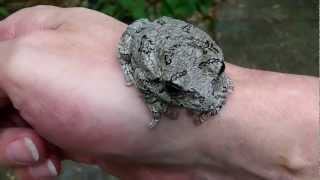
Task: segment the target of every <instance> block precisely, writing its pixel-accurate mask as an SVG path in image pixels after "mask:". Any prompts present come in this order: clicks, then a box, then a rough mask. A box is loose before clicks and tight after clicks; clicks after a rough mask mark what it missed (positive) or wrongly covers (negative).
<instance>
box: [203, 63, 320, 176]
mask: <svg viewBox="0 0 320 180" xmlns="http://www.w3.org/2000/svg"><path fill="white" fill-rule="evenodd" d="M226 71H227V73H228V74H229V75H230V76H231V78H232V79H233V80H234V86H235V89H234V92H233V93H232V94H231V95H230V97H229V99H228V102H227V104H226V106H225V107H224V108H223V110H222V111H221V113H220V114H219V115H218V116H217V117H214V118H213V122H210V123H208V126H207V127H206V129H207V130H206V131H204V134H203V135H201V136H202V139H203V142H204V143H203V144H206V145H204V147H205V149H207V150H208V151H206V154H212V157H216V155H217V154H219V158H221V159H225V160H226V162H225V163H226V164H227V165H228V164H229V165H230V168H231V169H234V170H235V171H234V172H239V174H238V175H236V173H234V174H235V176H236V177H237V176H241V175H243V173H244V172H245V173H244V174H247V175H250V174H251V176H252V177H254V176H257V177H263V178H267V179H287V178H289V177H290V178H292V179H294V178H295V179H315V178H316V177H317V176H316V175H317V174H316V172H317V171H316V167H317V150H316V148H317V140H316V137H317V129H318V128H317V127H318V123H317V122H318V106H317V102H318V97H319V95H318V82H317V80H316V78H313V77H307V76H296V75H288V74H280V73H273V72H267V71H257V70H248V69H243V68H239V67H236V66H232V65H229V66H228V69H227V70H226ZM208 142H209V143H208ZM215 160H216V159H215V158H211V160H210V161H209V162H208V163H210V162H211V161H215ZM211 163H216V162H211ZM239 169H242V170H241V171H239ZM237 170H238V171H237Z"/></svg>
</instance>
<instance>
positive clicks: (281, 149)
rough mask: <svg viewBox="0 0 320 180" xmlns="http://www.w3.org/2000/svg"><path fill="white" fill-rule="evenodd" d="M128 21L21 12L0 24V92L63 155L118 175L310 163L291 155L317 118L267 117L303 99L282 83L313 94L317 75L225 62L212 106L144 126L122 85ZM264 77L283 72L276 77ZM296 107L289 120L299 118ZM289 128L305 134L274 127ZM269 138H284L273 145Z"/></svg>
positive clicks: (170, 175) (144, 115)
mask: <svg viewBox="0 0 320 180" xmlns="http://www.w3.org/2000/svg"><path fill="white" fill-rule="evenodd" d="M125 28H126V25H125V24H123V23H121V22H119V21H116V20H115V19H112V18H111V17H108V16H105V15H103V14H100V13H97V12H94V11H90V10H86V9H78V8H73V9H60V8H55V7H47V6H41V7H36V8H31V9H25V10H22V11H20V12H18V13H17V14H15V15H13V16H11V17H9V18H8V19H6V20H5V21H3V22H1V24H0V32H1V33H0V34H1V37H0V39H2V40H3V41H2V42H1V43H0V53H1V55H2V57H3V59H2V61H1V62H0V89H1V90H2V91H3V92H2V94H3V95H4V96H5V97H6V98H8V99H9V100H10V102H11V103H12V104H13V106H14V107H15V108H16V109H17V110H18V111H19V113H20V115H21V117H22V118H23V119H24V120H25V121H27V122H28V123H29V124H30V125H31V127H32V128H34V129H35V131H36V132H37V133H38V134H40V135H41V136H42V137H43V138H45V139H46V140H47V141H49V142H50V143H52V144H54V145H55V146H57V147H59V148H60V149H62V150H63V152H64V154H65V155H67V156H68V157H70V158H73V159H76V160H85V161H90V162H92V163H98V164H100V165H101V166H103V167H106V169H108V170H109V171H111V173H113V174H115V175H118V176H121V177H122V178H123V179H152V178H154V179H181V180H188V179H197V178H198V179H199V178H201V177H202V178H207V179H214V178H219V179H230V178H240V179H258V178H262V177H263V178H269V179H274V177H276V176H277V177H279V174H281V175H282V176H283V177H285V178H287V177H291V176H293V175H292V174H291V171H292V170H293V171H294V172H295V173H296V172H299V173H300V171H301V172H303V173H306V172H309V171H308V170H306V168H305V167H308V168H309V167H311V166H312V165H314V162H313V161H309V160H310V157H314V154H315V153H314V151H313V150H312V151H310V152H308V153H304V154H306V155H303V156H302V158H301V161H299V163H298V165H297V164H295V163H296V162H295V161H291V160H292V157H294V158H296V157H297V156H300V153H297V152H300V151H303V152H305V151H307V150H305V149H307V148H306V147H313V145H315V142H314V140H312V139H310V138H309V139H308V138H307V137H309V134H310V133H311V134H316V133H315V131H314V129H312V130H311V131H310V128H308V127H310V126H309V125H310V124H313V123H314V121H308V120H310V118H308V117H309V116H308V117H307V118H306V117H304V119H307V121H308V122H310V123H309V124H308V126H304V128H301V126H296V124H294V125H292V124H290V123H289V121H281V122H280V123H279V124H278V126H277V127H274V121H277V122H278V120H280V119H282V118H283V113H285V112H277V110H278V109H279V108H281V109H283V107H292V104H295V102H296V101H298V102H300V101H304V102H305V101H306V100H305V94H302V93H300V91H299V90H298V91H297V93H295V94H286V91H287V90H288V87H289V88H290V87H292V86H293V85H295V83H300V84H301V83H302V86H301V87H302V88H303V90H304V91H305V92H309V93H306V94H309V95H310V97H309V98H314V97H313V95H314V94H315V93H314V92H315V91H314V87H315V83H314V80H310V78H307V77H299V76H286V75H280V74H276V73H275V74H273V73H262V72H256V71H251V70H246V69H243V68H239V67H236V66H232V65H230V64H229V65H228V66H227V68H226V71H227V73H228V74H229V75H230V76H231V78H232V79H233V80H234V83H235V91H234V93H233V94H232V95H231V96H230V97H229V100H228V102H227V104H226V106H225V107H224V108H223V110H222V111H221V113H220V114H219V115H217V116H215V117H214V118H213V119H212V120H211V121H210V122H207V124H204V125H202V126H199V127H195V126H194V125H193V123H192V120H191V118H190V117H189V116H188V115H187V114H186V113H184V112H182V113H181V114H180V117H179V119H178V120H176V121H169V120H166V119H164V120H163V121H162V122H161V123H160V124H159V126H158V127H157V128H156V129H155V130H150V129H148V128H147V126H146V125H147V124H148V122H149V121H150V119H151V115H150V113H149V112H148V110H147V109H146V107H145V105H144V103H143V101H142V99H141V97H140V96H139V93H138V92H137V90H136V89H134V88H133V87H126V86H125V82H124V79H123V74H122V72H121V70H120V66H119V63H118V61H117V44H118V41H119V38H120V36H121V34H122V32H123V31H124V30H125ZM255 75H259V78H254V77H257V76H255ZM270 77H277V78H279V77H280V78H282V79H286V81H284V82H285V83H283V84H281V85H278V81H277V80H276V78H270ZM304 79H307V80H306V81H302V80H304ZM261 81H263V82H265V83H260V82H261ZM257 84H258V85H259V86H257ZM275 86H277V91H276V92H273V94H272V95H273V96H276V97H279V98H269V97H270V95H271V93H270V89H272V88H273V87H275ZM305 87H307V88H305ZM308 87H311V88H308ZM4 96H3V97H4ZM268 98H269V99H268ZM309 98H307V99H309ZM261 99H263V101H261ZM284 101H286V104H284V103H283V102H284ZM313 103H314V102H313V101H308V102H305V103H303V104H304V105H305V106H308V107H310V106H313ZM270 104H272V105H273V106H272V107H271V108H270V107H269V105H270ZM255 107H259V108H260V109H258V110H257V109H255ZM267 107H268V108H267ZM301 111H302V112H303V114H309V115H310V117H313V116H312V115H315V110H314V109H310V108H309V109H306V108H303V107H301V108H300V112H299V113H301ZM299 113H296V114H293V115H295V116H296V117H295V118H291V119H290V120H291V121H290V122H298V117H300V118H301V115H300V116H299ZM312 120H313V119H312ZM288 127H290V128H291V131H289V132H288V133H290V134H291V135H294V136H296V135H295V133H299V134H300V135H301V136H300V138H299V142H303V141H304V140H306V139H307V142H309V143H308V144H306V145H305V146H301V145H299V146H298V147H295V148H292V149H290V148H291V147H294V145H293V144H295V143H296V142H295V141H294V140H293V139H292V138H289V137H288V136H279V135H281V134H282V133H283V131H284V130H285V129H287V128H288ZM257 129H260V130H259V131H257ZM261 129H266V131H261ZM270 134H271V135H270ZM266 136H267V137H268V138H266ZM217 137H219V138H217ZM279 138H280V139H279ZM213 139H217V140H213ZM275 141H276V142H277V141H279V142H283V143H279V144H277V145H274V146H272V144H273V142H275ZM262 142H263V144H261V143H262ZM301 144H302V143H301ZM88 147H89V148H88ZM301 147H303V148H305V149H300V148H301ZM310 149H312V148H310ZM271 152H272V153H271ZM248 154H249V155H248ZM292 162H294V163H293V164H292ZM308 163H309V164H308ZM266 167H268V168H269V170H270V171H271V172H272V173H268V172H267V171H266V170H265V169H266ZM297 167H298V168H297ZM312 167H313V166H312ZM286 168H287V169H288V170H284V169H286ZM301 169H302V170H301ZM303 173H302V174H303ZM299 175H300V174H299Z"/></svg>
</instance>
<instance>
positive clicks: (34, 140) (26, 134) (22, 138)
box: [0, 128, 46, 167]
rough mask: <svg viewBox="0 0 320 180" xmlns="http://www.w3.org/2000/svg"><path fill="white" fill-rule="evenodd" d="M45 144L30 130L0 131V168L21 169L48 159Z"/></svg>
mask: <svg viewBox="0 0 320 180" xmlns="http://www.w3.org/2000/svg"><path fill="white" fill-rule="evenodd" d="M45 144H46V143H45V142H44V140H42V139H41V138H40V137H39V136H38V135H37V134H36V133H35V132H33V131H32V130H31V129H28V128H8V129H0V167H21V166H28V165H33V164H36V163H39V162H41V161H42V160H43V159H45V157H46V150H45Z"/></svg>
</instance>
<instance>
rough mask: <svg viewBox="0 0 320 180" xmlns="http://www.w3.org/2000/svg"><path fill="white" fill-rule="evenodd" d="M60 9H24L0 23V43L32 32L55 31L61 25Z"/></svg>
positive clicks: (40, 7)
mask: <svg viewBox="0 0 320 180" xmlns="http://www.w3.org/2000/svg"><path fill="white" fill-rule="evenodd" d="M61 11H62V8H59V7H55V6H44V5H41V6H35V7H31V8H25V9H22V10H20V11H17V12H16V13H14V14H12V15H11V16H9V17H7V18H6V19H4V20H3V21H0V41H5V40H9V39H13V38H16V37H19V36H23V35H26V34H28V33H31V32H33V31H39V30H49V29H56V28H58V27H59V26H60V24H62V23H63V20H62V19H61V18H58V17H59V15H60V14H61Z"/></svg>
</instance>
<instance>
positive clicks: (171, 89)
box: [165, 82, 182, 96]
mask: <svg viewBox="0 0 320 180" xmlns="http://www.w3.org/2000/svg"><path fill="white" fill-rule="evenodd" d="M165 89H166V91H167V92H168V93H169V94H170V95H172V96H176V95H179V93H181V91H182V88H181V87H180V86H178V85H176V84H174V83H172V82H165Z"/></svg>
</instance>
